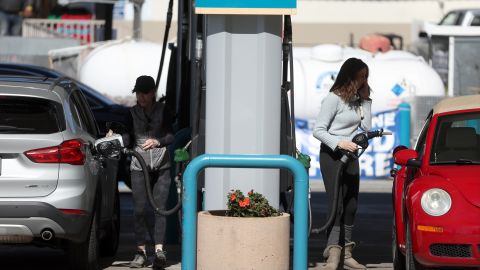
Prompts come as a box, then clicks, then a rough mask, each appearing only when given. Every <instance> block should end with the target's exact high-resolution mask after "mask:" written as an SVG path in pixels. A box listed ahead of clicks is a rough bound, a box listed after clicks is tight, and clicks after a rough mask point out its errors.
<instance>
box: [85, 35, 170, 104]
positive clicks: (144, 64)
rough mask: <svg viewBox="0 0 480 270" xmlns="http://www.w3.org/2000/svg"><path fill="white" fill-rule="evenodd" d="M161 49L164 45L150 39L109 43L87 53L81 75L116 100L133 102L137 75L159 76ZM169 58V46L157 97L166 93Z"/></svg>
mask: <svg viewBox="0 0 480 270" xmlns="http://www.w3.org/2000/svg"><path fill="white" fill-rule="evenodd" d="M161 53H162V46H161V45H159V44H156V43H152V42H148V41H139V40H133V39H132V40H125V41H122V42H118V41H116V42H110V43H106V44H104V45H102V46H100V47H98V48H96V49H94V50H93V51H92V52H90V53H89V54H88V55H87V57H86V58H85V59H84V60H83V63H82V64H81V66H80V69H79V72H78V77H79V79H80V81H82V82H83V83H85V84H87V85H90V86H91V87H93V88H94V89H96V90H98V91H99V92H100V93H102V94H104V95H106V96H108V97H110V98H112V99H113V100H115V101H116V102H118V103H121V104H125V105H133V104H134V103H135V98H134V95H133V94H132V89H133V86H134V85H135V80H136V78H137V77H138V76H140V75H149V76H152V77H153V78H154V79H156V78H157V73H158V68H159V66H160V56H161ZM169 59H170V50H168V49H167V50H166V52H165V61H164V65H163V70H162V77H161V80H160V84H159V88H158V93H157V98H159V97H161V96H162V95H164V94H165V89H166V82H167V72H168V60H169Z"/></svg>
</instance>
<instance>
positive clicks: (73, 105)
mask: <svg viewBox="0 0 480 270" xmlns="http://www.w3.org/2000/svg"><path fill="white" fill-rule="evenodd" d="M69 102H70V110H71V112H72V118H73V121H74V122H75V125H76V126H77V127H79V128H81V129H82V130H85V123H82V119H81V118H80V109H79V108H78V107H79V106H80V105H79V104H78V102H76V101H75V99H74V98H73V96H70V100H69Z"/></svg>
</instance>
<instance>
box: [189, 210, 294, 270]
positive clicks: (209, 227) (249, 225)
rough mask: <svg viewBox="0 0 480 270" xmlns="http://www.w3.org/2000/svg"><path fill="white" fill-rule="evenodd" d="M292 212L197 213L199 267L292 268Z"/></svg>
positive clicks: (199, 269) (209, 269)
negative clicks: (253, 214)
mask: <svg viewBox="0 0 480 270" xmlns="http://www.w3.org/2000/svg"><path fill="white" fill-rule="evenodd" d="M289 261H290V215H289V214H286V213H284V214H283V215H281V216H279V217H265V218H259V217H254V218H244V217H226V216H225V211H204V212H200V213H198V234H197V270H224V269H231V270H243V269H248V270H252V269H255V270H268V269H275V270H282V269H285V270H287V269H289Z"/></svg>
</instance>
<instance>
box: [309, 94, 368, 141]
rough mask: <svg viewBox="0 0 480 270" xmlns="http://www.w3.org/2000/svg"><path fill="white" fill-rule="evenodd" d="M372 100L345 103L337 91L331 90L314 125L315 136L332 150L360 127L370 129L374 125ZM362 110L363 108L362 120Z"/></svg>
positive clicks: (348, 139) (350, 138)
mask: <svg viewBox="0 0 480 270" xmlns="http://www.w3.org/2000/svg"><path fill="white" fill-rule="evenodd" d="M371 108H372V101H371V100H363V101H361V106H360V101H359V100H358V99H357V100H356V101H352V102H350V103H345V102H344V101H343V100H342V99H341V98H340V97H339V96H337V95H336V94H335V93H333V92H330V93H328V95H327V96H326V97H325V98H324V99H323V101H322V106H321V107H320V112H319V114H318V117H317V121H316V122H315V126H314V127H313V136H314V137H315V138H317V139H318V140H320V142H321V143H324V144H326V145H327V146H328V147H330V148H331V149H332V150H335V148H336V147H337V145H338V142H340V141H342V140H347V141H350V140H352V138H353V136H355V134H356V133H357V129H358V128H359V127H360V128H361V129H363V130H370V129H371V126H372V115H371ZM360 110H363V116H364V117H363V120H361V113H360Z"/></svg>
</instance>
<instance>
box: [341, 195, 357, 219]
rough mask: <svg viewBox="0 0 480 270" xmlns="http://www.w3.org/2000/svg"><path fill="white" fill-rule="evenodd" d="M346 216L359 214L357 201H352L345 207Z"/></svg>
mask: <svg viewBox="0 0 480 270" xmlns="http://www.w3.org/2000/svg"><path fill="white" fill-rule="evenodd" d="M344 211H345V215H351V216H353V215H355V213H356V212H357V200H353V199H352V200H350V201H348V203H347V204H346V205H345V209H344Z"/></svg>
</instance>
